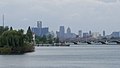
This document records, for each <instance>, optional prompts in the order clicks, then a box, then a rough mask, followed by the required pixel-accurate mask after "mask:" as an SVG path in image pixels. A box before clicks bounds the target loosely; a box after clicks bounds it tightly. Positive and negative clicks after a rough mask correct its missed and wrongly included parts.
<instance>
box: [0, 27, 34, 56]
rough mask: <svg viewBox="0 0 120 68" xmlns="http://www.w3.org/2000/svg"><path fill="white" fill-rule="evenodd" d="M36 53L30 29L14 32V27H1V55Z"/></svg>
mask: <svg viewBox="0 0 120 68" xmlns="http://www.w3.org/2000/svg"><path fill="white" fill-rule="evenodd" d="M30 51H34V45H33V34H32V31H31V29H30V27H28V30H27V33H26V34H24V30H23V29H20V30H13V28H12V27H10V28H8V27H3V26H0V54H12V53H13V54H19V53H26V52H30Z"/></svg>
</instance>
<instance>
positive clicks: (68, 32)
mask: <svg viewBox="0 0 120 68" xmlns="http://www.w3.org/2000/svg"><path fill="white" fill-rule="evenodd" d="M71 37H72V33H71V29H70V28H69V27H68V28H67V33H66V34H65V38H71Z"/></svg>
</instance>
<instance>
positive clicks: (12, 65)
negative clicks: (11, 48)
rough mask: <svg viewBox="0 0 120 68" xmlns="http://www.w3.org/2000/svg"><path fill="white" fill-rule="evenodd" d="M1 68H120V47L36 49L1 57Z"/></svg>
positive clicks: (88, 46) (83, 46)
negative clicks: (30, 51)
mask: <svg viewBox="0 0 120 68" xmlns="http://www.w3.org/2000/svg"><path fill="white" fill-rule="evenodd" d="M0 68H120V45H80V46H76V45H72V46H70V47H36V51H35V52H32V53H27V54H24V55H0Z"/></svg>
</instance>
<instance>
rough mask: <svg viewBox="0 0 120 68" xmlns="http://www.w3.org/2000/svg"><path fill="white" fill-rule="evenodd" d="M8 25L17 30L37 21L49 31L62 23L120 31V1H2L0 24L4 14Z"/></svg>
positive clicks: (75, 29) (0, 3)
mask: <svg viewBox="0 0 120 68" xmlns="http://www.w3.org/2000/svg"><path fill="white" fill-rule="evenodd" d="M3 14H4V15H5V25H6V26H13V28H15V29H21V28H23V29H25V30H26V29H27V28H28V26H31V27H36V21H38V20H40V21H42V22H43V27H49V28H50V31H54V32H55V31H57V30H59V26H65V28H66V29H67V28H68V27H70V28H71V30H72V32H75V33H77V32H78V30H82V31H83V32H88V31H89V30H91V31H93V32H100V33H101V32H102V31H103V30H105V31H106V33H107V34H110V33H111V32H113V31H120V0H0V25H2V15H3Z"/></svg>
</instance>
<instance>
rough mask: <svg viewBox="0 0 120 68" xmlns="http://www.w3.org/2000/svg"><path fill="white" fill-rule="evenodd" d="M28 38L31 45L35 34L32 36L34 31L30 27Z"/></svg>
mask: <svg viewBox="0 0 120 68" xmlns="http://www.w3.org/2000/svg"><path fill="white" fill-rule="evenodd" d="M26 36H27V41H28V42H30V43H31V42H32V40H33V34H32V31H31V28H30V26H29V27H28V30H27V33H26Z"/></svg>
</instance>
